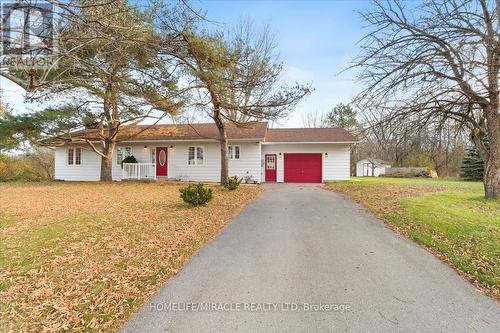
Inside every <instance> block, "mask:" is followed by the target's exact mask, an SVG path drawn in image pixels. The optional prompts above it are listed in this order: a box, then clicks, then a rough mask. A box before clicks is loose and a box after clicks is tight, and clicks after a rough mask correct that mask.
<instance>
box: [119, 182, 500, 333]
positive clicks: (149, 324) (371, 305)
mask: <svg viewBox="0 0 500 333" xmlns="http://www.w3.org/2000/svg"><path fill="white" fill-rule="evenodd" d="M265 188H266V191H265V192H264V194H263V195H262V196H261V197H260V198H258V199H257V200H255V201H254V202H253V203H251V204H250V205H248V206H247V207H246V208H245V209H244V210H243V211H242V212H241V213H240V214H239V215H238V216H237V217H236V218H235V219H234V220H233V221H232V222H231V223H230V224H229V225H228V226H227V227H226V228H225V229H224V231H223V232H222V233H221V234H220V235H219V236H218V237H217V238H216V239H214V240H213V241H212V242H210V243H209V244H207V245H206V246H205V247H204V248H203V249H202V250H201V251H200V253H199V254H197V255H196V256H195V257H194V258H193V259H192V260H191V261H190V262H189V264H188V265H186V267H184V268H183V269H182V270H181V271H180V272H179V274H178V275H176V276H175V277H174V278H172V279H171V280H170V281H169V282H168V283H167V284H166V285H165V286H163V287H162V289H161V290H160V291H159V292H158V293H157V294H156V295H155V296H154V297H153V298H152V299H151V300H150V301H149V302H148V303H146V304H145V306H144V307H143V308H142V309H141V310H140V311H139V312H138V313H136V314H135V315H134V316H133V318H132V319H131V321H130V322H129V323H128V324H127V325H126V326H124V327H123V329H122V331H123V332H230V331H231V332H234V331H238V332H338V331H352V332H354V331H356V332H359V331H365V332H368V331H370V332H382V331H383V332H394V331H402V332H403V331H404V332H411V331H414V332H416V331H418V332H431V331H432V332H476V331H477V332H500V322H499V318H500V305H499V303H497V302H495V301H493V300H491V299H490V298H488V297H486V296H483V295H480V294H478V293H477V292H476V291H475V290H474V288H473V287H472V286H471V285H470V284H469V283H468V282H466V281H465V280H463V279H462V278H461V277H460V276H459V275H458V274H456V273H455V272H454V271H453V270H452V269H451V268H449V267H448V266H446V265H445V264H443V263H441V262H440V261H439V260H438V259H436V258H435V257H434V256H432V255H431V254H429V253H428V252H426V251H424V250H423V249H421V248H419V247H418V246H417V245H416V244H414V243H413V242H411V241H409V240H407V239H404V238H402V237H400V236H398V235H396V234H394V233H393V232H392V231H391V230H389V229H388V228H386V227H385V226H384V224H383V223H382V222H381V221H379V220H378V219H376V218H375V217H373V216H372V215H370V214H369V213H367V212H366V211H365V210H364V209H362V208H361V207H360V206H359V205H357V204H356V203H354V202H352V201H351V200H349V199H347V198H345V197H343V196H341V195H339V194H336V193H333V192H330V191H325V190H322V189H320V188H319V187H318V185H300V184H296V185H294V184H275V185H265Z"/></svg>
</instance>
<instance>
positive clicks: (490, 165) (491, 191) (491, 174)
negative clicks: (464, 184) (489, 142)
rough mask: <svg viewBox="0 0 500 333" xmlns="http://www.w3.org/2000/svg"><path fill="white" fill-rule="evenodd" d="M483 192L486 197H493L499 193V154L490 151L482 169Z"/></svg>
mask: <svg viewBox="0 0 500 333" xmlns="http://www.w3.org/2000/svg"><path fill="white" fill-rule="evenodd" d="M484 193H485V197H486V198H487V199H495V198H496V197H497V196H498V195H499V194H500V155H499V154H498V152H497V153H493V152H490V156H489V159H488V161H487V162H486V163H485V169H484Z"/></svg>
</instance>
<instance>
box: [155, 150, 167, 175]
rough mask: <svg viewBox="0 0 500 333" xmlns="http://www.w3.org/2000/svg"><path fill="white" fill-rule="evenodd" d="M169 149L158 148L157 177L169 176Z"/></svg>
mask: <svg viewBox="0 0 500 333" xmlns="http://www.w3.org/2000/svg"><path fill="white" fill-rule="evenodd" d="M167 153H168V148H167V147H156V176H160V177H161V176H164V177H166V176H167Z"/></svg>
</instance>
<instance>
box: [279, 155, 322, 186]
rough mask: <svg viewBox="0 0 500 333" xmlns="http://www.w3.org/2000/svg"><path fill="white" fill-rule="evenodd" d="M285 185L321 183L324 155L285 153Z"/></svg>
mask: <svg viewBox="0 0 500 333" xmlns="http://www.w3.org/2000/svg"><path fill="white" fill-rule="evenodd" d="M283 165H284V170H283V171H284V181H285V183H321V182H322V180H323V179H322V178H323V177H322V154H313V153H285V154H284V163H283Z"/></svg>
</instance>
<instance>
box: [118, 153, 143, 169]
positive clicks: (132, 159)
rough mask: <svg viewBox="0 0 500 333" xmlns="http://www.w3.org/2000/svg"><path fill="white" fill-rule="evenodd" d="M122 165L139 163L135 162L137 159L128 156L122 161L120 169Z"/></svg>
mask: <svg viewBox="0 0 500 333" xmlns="http://www.w3.org/2000/svg"><path fill="white" fill-rule="evenodd" d="M123 163H139V162H138V161H137V158H135V156H134V155H130V156H127V157H125V158H124V159H123V160H122V163H121V165H122V168H123Z"/></svg>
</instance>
